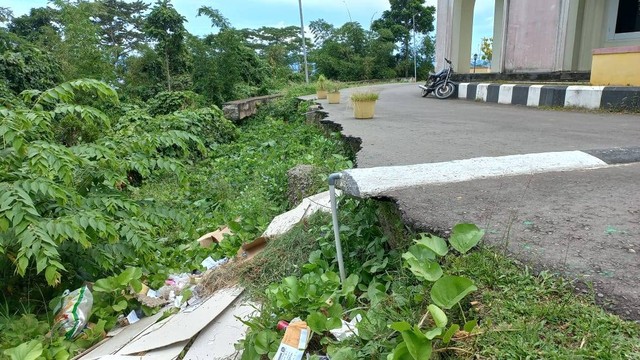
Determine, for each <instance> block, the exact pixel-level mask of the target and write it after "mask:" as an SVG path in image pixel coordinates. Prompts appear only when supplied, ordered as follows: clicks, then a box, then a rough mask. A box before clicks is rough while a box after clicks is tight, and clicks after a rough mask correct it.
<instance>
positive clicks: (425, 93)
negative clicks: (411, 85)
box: [422, 89, 429, 97]
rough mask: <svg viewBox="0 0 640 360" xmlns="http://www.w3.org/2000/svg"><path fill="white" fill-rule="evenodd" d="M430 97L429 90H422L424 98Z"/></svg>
mask: <svg viewBox="0 0 640 360" xmlns="http://www.w3.org/2000/svg"><path fill="white" fill-rule="evenodd" d="M427 95H429V90H425V89H422V97H427Z"/></svg>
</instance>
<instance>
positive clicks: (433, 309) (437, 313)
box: [427, 304, 449, 328]
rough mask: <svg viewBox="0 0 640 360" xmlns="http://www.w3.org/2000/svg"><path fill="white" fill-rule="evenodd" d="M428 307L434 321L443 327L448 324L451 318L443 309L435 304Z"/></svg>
mask: <svg viewBox="0 0 640 360" xmlns="http://www.w3.org/2000/svg"><path fill="white" fill-rule="evenodd" d="M427 309H428V310H429V314H431V317H432V318H433V322H435V323H436V326H437V327H439V328H443V327H445V326H447V322H449V319H447V315H446V314H445V313H444V311H442V309H440V308H439V307H437V306H436V305H433V304H431V305H429V307H428V308H427Z"/></svg>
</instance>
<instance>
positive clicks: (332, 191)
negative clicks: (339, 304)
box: [329, 173, 347, 284]
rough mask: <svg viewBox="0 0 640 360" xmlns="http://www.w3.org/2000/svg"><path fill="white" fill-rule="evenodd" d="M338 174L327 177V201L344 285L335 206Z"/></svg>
mask: <svg viewBox="0 0 640 360" xmlns="http://www.w3.org/2000/svg"><path fill="white" fill-rule="evenodd" d="M341 178H342V175H341V174H340V173H333V174H331V175H329V199H330V200H331V218H332V219H333V235H334V237H335V240H336V257H337V258H338V269H339V270H340V281H341V282H342V283H343V284H344V281H345V279H346V278H347V275H346V272H345V270H344V258H343V256H342V243H341V242H340V224H339V223H338V206H337V204H336V181H337V180H339V179H341Z"/></svg>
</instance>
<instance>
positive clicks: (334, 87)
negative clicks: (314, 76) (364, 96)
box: [327, 81, 341, 94]
mask: <svg viewBox="0 0 640 360" xmlns="http://www.w3.org/2000/svg"><path fill="white" fill-rule="evenodd" d="M340 88H341V84H340V83H338V82H333V81H332V82H330V83H329V85H328V86H327V91H328V92H329V93H334V94H335V93H339V92H340Z"/></svg>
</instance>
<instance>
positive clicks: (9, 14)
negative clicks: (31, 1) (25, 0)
mask: <svg viewBox="0 0 640 360" xmlns="http://www.w3.org/2000/svg"><path fill="white" fill-rule="evenodd" d="M11 19H13V11H11V9H9V8H7V7H1V6H0V23H4V22H7V21H11Z"/></svg>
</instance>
